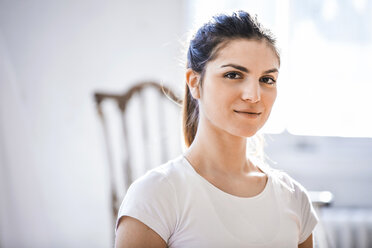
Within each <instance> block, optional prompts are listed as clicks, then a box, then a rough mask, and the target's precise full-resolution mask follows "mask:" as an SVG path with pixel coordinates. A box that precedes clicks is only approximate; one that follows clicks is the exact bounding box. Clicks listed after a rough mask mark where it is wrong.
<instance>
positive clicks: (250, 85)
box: [242, 80, 261, 103]
mask: <svg viewBox="0 0 372 248" xmlns="http://www.w3.org/2000/svg"><path fill="white" fill-rule="evenodd" d="M242 87H243V88H242V100H243V101H250V102H252V103H256V102H259V101H260V100H261V89H260V84H259V82H255V81H253V80H249V81H247V82H245V83H244V84H243V86H242Z"/></svg>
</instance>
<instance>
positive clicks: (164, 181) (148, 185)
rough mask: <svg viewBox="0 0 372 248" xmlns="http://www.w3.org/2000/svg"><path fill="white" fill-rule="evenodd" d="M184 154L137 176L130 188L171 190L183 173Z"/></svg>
mask: <svg viewBox="0 0 372 248" xmlns="http://www.w3.org/2000/svg"><path fill="white" fill-rule="evenodd" d="M183 170H184V166H183V164H182V156H178V157H176V158H174V159H172V160H169V161H168V162H166V163H164V164H161V165H159V166H157V167H155V168H153V169H151V170H149V171H147V172H146V173H145V174H144V175H142V176H140V177H139V178H137V179H136V180H135V181H134V182H133V183H132V184H131V186H130V187H129V189H128V190H133V189H134V188H135V189H137V190H146V191H155V190H156V191H159V190H160V191H169V190H170V189H171V187H172V186H173V184H174V182H177V181H178V179H179V178H180V176H181V175H182V174H183Z"/></svg>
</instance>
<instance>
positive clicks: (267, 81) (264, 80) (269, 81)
mask: <svg viewBox="0 0 372 248" xmlns="http://www.w3.org/2000/svg"><path fill="white" fill-rule="evenodd" d="M260 82H262V83H265V84H275V83H276V81H275V79H273V78H271V77H263V78H260Z"/></svg>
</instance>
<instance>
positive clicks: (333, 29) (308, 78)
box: [189, 0, 372, 137]
mask: <svg viewBox="0 0 372 248" xmlns="http://www.w3.org/2000/svg"><path fill="white" fill-rule="evenodd" d="M367 3H368V1H364V0H354V1H336V0H325V1H310V0H308V1H303V0H293V1H289V0H285V1H283V0H265V1H247V0H237V1H231V0H220V1H211V0H193V1H190V5H189V10H190V11H189V13H190V17H189V18H190V23H189V27H190V29H191V28H195V27H198V26H200V25H201V24H202V23H204V22H205V21H206V20H208V19H209V18H210V17H211V16H212V15H213V14H216V13H221V12H230V11H232V10H239V9H242V10H246V11H248V12H249V13H253V14H257V15H258V18H259V20H260V21H261V22H262V23H263V24H264V25H265V26H267V27H269V28H270V29H272V30H273V32H274V34H275V35H276V37H277V38H278V45H279V48H280V50H281V60H282V68H281V72H280V76H279V80H278V98H277V101H276V103H275V106H274V108H273V112H272V116H271V118H270V120H269V122H268V123H267V125H266V126H265V128H264V131H265V132H268V133H280V132H282V131H284V130H285V129H287V130H288V131H289V132H290V133H292V134H298V135H314V136H343V137H372V77H371V73H372V15H370V13H372V5H371V4H367ZM191 20H193V21H192V22H191Z"/></svg>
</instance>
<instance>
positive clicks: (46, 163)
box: [0, 0, 372, 247]
mask: <svg viewBox="0 0 372 248" xmlns="http://www.w3.org/2000/svg"><path fill="white" fill-rule="evenodd" d="M238 9H242V10H246V11H248V12H250V13H252V14H257V15H258V18H259V20H260V21H261V22H262V23H263V24H264V26H266V27H268V28H270V29H272V31H273V33H274V34H275V35H276V37H277V39H278V45H279V47H280V50H281V57H282V66H281V72H280V76H279V81H278V98H277V102H276V105H275V106H274V109H273V112H272V116H271V119H270V120H269V122H268V123H267V125H266V126H265V127H264V130H263V133H265V136H266V143H267V146H266V148H265V151H266V154H267V156H268V157H269V158H270V161H271V162H270V163H271V165H272V166H273V167H275V168H279V169H282V170H285V171H287V172H288V173H289V174H290V175H291V176H292V177H294V178H295V179H296V180H298V181H300V182H301V183H302V184H303V185H304V186H305V187H306V188H307V189H308V190H311V191H329V192H331V193H332V195H333V200H332V203H331V204H330V205H329V206H327V207H322V209H321V213H320V214H321V219H322V226H323V227H324V228H323V229H324V230H323V231H324V233H326V235H325V236H326V238H325V239H326V240H327V242H326V243H327V246H323V247H372V238H371V237H372V111H371V108H372V97H371V93H370V92H372V80H371V72H372V15H371V14H372V2H371V1H368V0H338V1H337V0H312V1H310V0H264V1H253V0H252V1H248V0H219V1H216V0H214V1H211V0H189V1H188V0H157V1H150V0H137V1H128V0H122V1H103V0H89V1H88V0H65V1H48V0H30V1H26V0H24V1H22V0H15V1H14V0H0V247H112V246H113V232H114V228H115V226H114V223H113V221H112V202H111V201H112V198H111V197H112V196H111V191H112V189H111V186H110V180H111V179H112V178H111V179H110V173H112V171H111V172H110V170H109V169H108V168H109V167H108V162H109V161H110V160H109V159H108V157H109V155H110V153H107V150H108V149H107V146H108V142H107V138H105V137H106V136H107V135H109V136H111V138H112V139H111V141H110V142H111V145H110V149H111V150H112V152H111V155H112V156H113V157H114V158H112V159H111V163H114V162H117V163H119V164H120V163H122V160H123V158H122V157H120V156H121V155H118V154H117V153H115V151H120V150H121V143H120V141H115V138H118V137H119V136H120V138H122V133H121V132H120V130H121V129H120V127H119V126H120V125H115V124H110V125H107V126H106V128H107V129H108V130H109V134H107V133H105V132H103V130H104V129H103V128H102V126H104V125H102V120H101V119H100V118H101V117H99V112H98V111H97V103H96V101H95V100H96V98H94V94H95V93H97V92H101V93H102V92H110V93H112V94H114V93H115V94H122V93H125V92H126V91H127V90H129V89H130V88H131V87H132V86H134V85H136V84H137V83H139V82H143V81H155V82H158V83H159V84H160V85H164V86H168V87H169V88H170V89H172V90H173V91H174V92H175V93H176V95H177V96H179V97H181V96H182V90H183V87H184V68H185V64H184V63H185V57H186V56H185V46H186V45H187V41H188V39H189V37H190V35H189V34H190V32H192V30H193V29H195V28H196V27H198V26H200V25H201V24H202V23H204V22H205V21H206V20H208V19H209V18H210V17H211V16H212V15H213V14H216V13H220V12H226V11H232V10H238ZM149 99H151V97H149ZM114 105H115V104H112V106H109V104H108V106H106V107H105V111H106V112H109V113H110V111H111V116H112V118H111V119H110V120H111V122H112V123H114V122H119V120H120V118H118V117H115V111H114V110H113V109H114V107H113V106H114ZM133 105H136V104H133ZM134 114H136V111H134ZM137 114H138V113H137ZM174 116H175V117H174V118H173V119H168V121H167V125H168V127H165V128H163V129H165V130H170V129H174V130H175V133H176V134H177V135H180V133H181V131H180V125H181V124H180V117H179V114H177V113H176V114H174ZM115 118H116V119H115ZM151 120H152V119H150V120H148V122H150V123H151ZM134 125H136V123H134ZM150 125H152V124H150ZM177 135H175V136H172V137H176V136H177ZM136 144H137V143H136ZM136 144H131V147H134V146H136ZM181 144H182V140H181V136H179V137H178V136H177V139H176V141H174V140H173V141H172V142H168V147H169V151H170V152H169V154H170V155H169V156H171V157H172V156H173V157H175V156H177V154H180V153H181V152H182V145H181ZM151 147H152V146H150V149H151ZM153 147H154V149H155V150H156V147H158V146H153ZM154 149H152V150H154ZM143 157H144V156H143V155H142V158H143ZM134 174H135V176H134V177H138V176H139V175H140V173H137V174H136V173H134ZM124 193H125V192H124ZM124 193H121V195H119V200H121V197H122V196H123V194H124ZM319 247H321V246H320V245H319Z"/></svg>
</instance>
